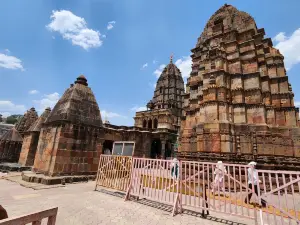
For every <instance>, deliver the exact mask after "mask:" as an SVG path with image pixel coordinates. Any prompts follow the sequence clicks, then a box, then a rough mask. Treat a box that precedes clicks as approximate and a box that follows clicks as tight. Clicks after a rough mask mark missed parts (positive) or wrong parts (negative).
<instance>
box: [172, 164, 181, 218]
mask: <svg viewBox="0 0 300 225" xmlns="http://www.w3.org/2000/svg"><path fill="white" fill-rule="evenodd" d="M177 163H178V170H179V171H178V172H177V173H178V177H176V178H175V179H176V184H177V194H176V198H175V202H174V206H173V211H172V215H173V216H175V214H176V213H178V206H179V208H180V210H179V212H180V213H182V203H181V161H179V162H177ZM175 169H176V166H175V165H174V175H175V174H176V171H175ZM175 187H176V185H175Z"/></svg>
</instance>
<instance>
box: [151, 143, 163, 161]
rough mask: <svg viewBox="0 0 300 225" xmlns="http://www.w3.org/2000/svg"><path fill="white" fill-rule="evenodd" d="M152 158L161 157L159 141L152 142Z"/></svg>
mask: <svg viewBox="0 0 300 225" xmlns="http://www.w3.org/2000/svg"><path fill="white" fill-rule="evenodd" d="M150 157H151V158H152V159H155V158H160V157H161V141H160V140H159V139H155V140H153V141H152V144H151V154H150Z"/></svg>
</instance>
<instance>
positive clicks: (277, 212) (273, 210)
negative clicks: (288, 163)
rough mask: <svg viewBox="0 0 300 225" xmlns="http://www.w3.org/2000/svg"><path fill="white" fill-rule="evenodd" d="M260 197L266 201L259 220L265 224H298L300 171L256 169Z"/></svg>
mask: <svg viewBox="0 0 300 225" xmlns="http://www.w3.org/2000/svg"><path fill="white" fill-rule="evenodd" d="M258 174H259V178H260V180H261V183H260V186H261V187H260V189H261V198H262V199H264V200H265V201H266V202H267V207H266V208H264V209H263V210H262V215H261V217H262V218H261V220H262V222H265V223H267V224H275V225H276V224H300V172H295V171H270V170H258Z"/></svg>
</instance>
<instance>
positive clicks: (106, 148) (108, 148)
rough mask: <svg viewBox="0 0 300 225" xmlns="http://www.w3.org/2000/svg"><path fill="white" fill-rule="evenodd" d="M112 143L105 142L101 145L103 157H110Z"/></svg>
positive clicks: (109, 141)
mask: <svg viewBox="0 0 300 225" xmlns="http://www.w3.org/2000/svg"><path fill="white" fill-rule="evenodd" d="M113 144H114V142H113V141H111V140H105V141H104V143H103V150H102V151H103V154H105V155H111V153H112V148H113Z"/></svg>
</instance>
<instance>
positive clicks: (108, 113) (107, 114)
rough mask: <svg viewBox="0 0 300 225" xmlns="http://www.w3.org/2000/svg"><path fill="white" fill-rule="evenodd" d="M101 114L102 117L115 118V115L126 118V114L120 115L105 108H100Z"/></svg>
mask: <svg viewBox="0 0 300 225" xmlns="http://www.w3.org/2000/svg"><path fill="white" fill-rule="evenodd" d="M101 116H102V118H106V117H107V118H115V117H121V118H127V117H126V116H122V115H120V114H118V113H114V112H107V111H106V110H101Z"/></svg>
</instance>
